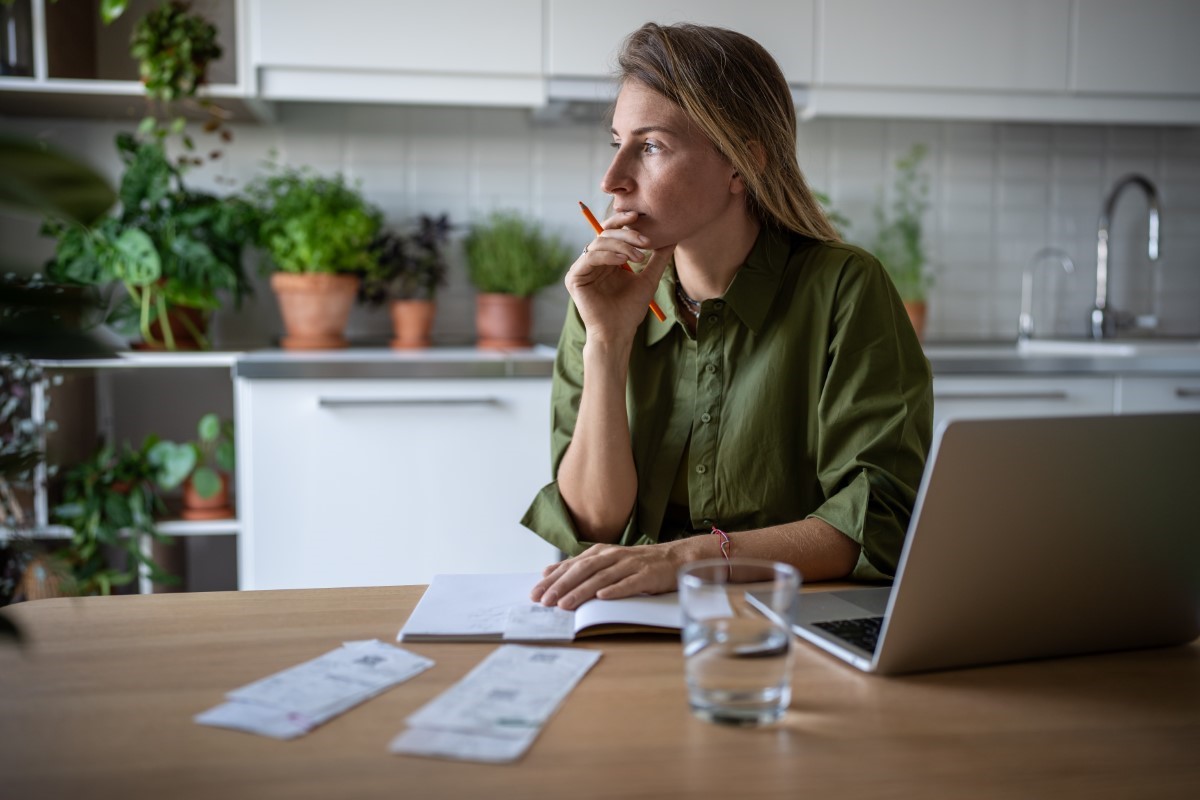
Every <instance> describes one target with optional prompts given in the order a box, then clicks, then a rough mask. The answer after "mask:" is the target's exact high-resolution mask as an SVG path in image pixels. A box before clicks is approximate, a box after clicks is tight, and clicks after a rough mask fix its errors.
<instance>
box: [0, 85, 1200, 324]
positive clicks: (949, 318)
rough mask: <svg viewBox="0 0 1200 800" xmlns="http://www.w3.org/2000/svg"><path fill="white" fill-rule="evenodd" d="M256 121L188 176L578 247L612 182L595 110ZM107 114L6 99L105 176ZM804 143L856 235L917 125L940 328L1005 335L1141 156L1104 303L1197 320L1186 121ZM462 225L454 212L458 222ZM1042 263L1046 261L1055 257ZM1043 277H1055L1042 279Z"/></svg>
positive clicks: (804, 128)
mask: <svg viewBox="0 0 1200 800" xmlns="http://www.w3.org/2000/svg"><path fill="white" fill-rule="evenodd" d="M278 112H279V113H278V120H277V122H275V123H273V124H269V125H236V126H234V129H235V140H234V141H233V142H232V143H231V144H229V145H227V146H226V147H225V148H224V151H225V154H224V156H223V157H222V158H221V159H220V160H219V161H217V162H215V163H213V164H211V165H209V166H207V167H205V168H204V169H202V170H198V171H196V172H195V173H193V175H192V176H191V181H190V182H191V183H192V184H193V185H194V186H196V187H197V188H201V189H206V190H210V191H216V192H227V191H229V189H230V187H231V186H241V185H244V183H245V182H246V181H248V180H249V179H250V178H252V177H253V175H254V174H256V171H257V170H258V169H259V168H260V166H261V164H262V163H263V161H264V160H265V159H266V158H267V157H268V156H269V154H270V153H271V152H272V151H273V150H274V151H276V152H277V153H278V157H279V159H280V160H281V161H283V162H285V163H289V164H294V165H299V164H307V165H309V166H311V167H313V168H314V169H317V170H319V171H321V172H323V173H331V172H334V171H339V170H340V171H342V172H344V173H345V174H346V175H347V176H348V177H349V178H350V179H351V180H354V181H357V182H359V185H360V186H361V187H362V189H363V191H364V193H365V194H366V195H367V196H368V198H369V199H370V200H371V201H372V202H374V203H376V204H377V205H379V206H380V207H381V208H382V210H383V212H384V215H385V217H386V218H387V220H388V221H389V222H390V223H393V224H405V223H408V222H411V221H412V220H413V219H414V218H415V217H416V216H417V215H418V214H421V213H434V214H436V213H442V212H448V213H449V214H450V215H451V218H452V219H453V220H454V221H455V222H457V223H459V224H460V225H462V224H463V223H466V222H468V221H470V220H472V219H476V218H478V217H480V216H481V215H483V214H485V213H486V212H488V211H490V210H492V209H495V208H515V209H518V210H520V211H523V212H526V213H529V214H532V215H534V216H535V217H537V218H538V219H540V220H541V221H542V222H543V224H544V225H545V226H546V227H547V229H548V230H550V231H551V232H553V233H555V234H557V235H559V236H561V237H562V238H563V239H564V240H565V241H566V242H567V243H569V244H570V246H571V248H572V249H574V248H575V247H577V246H582V244H583V243H584V242H585V241H586V240H587V239H588V237H589V233H588V229H587V226H586V224H585V223H584V221H583V220H582V219H581V218H580V216H579V213H578V208H577V206H576V201H578V200H583V201H584V202H586V203H588V204H589V205H590V206H591V207H592V208H593V210H595V211H596V212H597V213H598V214H600V213H602V211H603V209H604V208H605V206H606V205H607V201H608V198H607V197H606V196H605V195H603V194H602V193H601V192H600V189H599V182H600V180H601V178H602V176H603V174H604V171H605V169H606V167H607V165H608V160H609V158H610V155H611V151H610V149H609V146H608V140H609V136H608V133H607V124H606V123H598V124H594V125H593V124H582V123H579V124H555V125H542V124H537V123H534V122H531V120H530V116H529V115H528V114H527V113H525V112H522V111H514V110H506V109H481V108H472V109H467V108H442V107H438V108H432V107H401V106H395V107H392V106H370V105H332V104H330V105H324V104H281V105H279V106H278ZM120 129H121V127H120V126H119V125H118V124H117V123H109V122H97V121H82V120H35V119H24V118H0V130H4V131H5V132H11V133H17V134H24V135H31V136H37V137H42V138H45V139H46V140H47V141H49V142H51V143H52V144H54V145H56V146H58V147H60V148H62V149H64V150H67V151H68V152H72V153H75V154H78V155H79V156H80V157H82V158H83V159H85V160H86V161H87V162H88V163H90V164H92V165H94V166H95V167H96V168H97V169H100V170H101V171H103V172H104V173H106V174H108V175H110V176H112V177H113V179H114V180H116V178H117V176H118V175H119V172H120V162H119V159H118V158H117V156H116V152H115V149H114V148H113V146H112V139H113V136H114V135H115V134H116V133H117V131H118V130H120ZM799 139H800V143H799V146H798V153H799V155H800V159H801V166H802V167H804V169H805V174H806V176H807V178H808V180H809V182H810V183H811V185H812V186H813V187H814V188H816V189H819V190H821V191H823V192H825V193H826V194H828V195H829V196H830V197H831V199H832V201H833V205H834V207H835V208H837V209H838V210H839V211H840V212H841V213H843V214H844V215H846V216H848V217H849V218H850V219H851V225H850V228H849V229H848V231H847V238H848V239H849V240H851V241H853V242H855V243H865V242H869V241H870V239H871V237H872V235H873V233H874V229H875V221H874V217H873V213H872V210H873V208H874V205H875V203H876V202H877V201H878V200H879V198H881V197H885V198H887V197H890V192H891V190H892V185H891V184H892V181H893V180H894V176H895V169H894V161H895V159H896V158H897V157H899V156H901V155H903V154H904V153H905V152H907V150H908V149H909V148H910V147H911V146H912V145H913V144H915V143H917V142H923V143H925V144H926V145H927V146H928V147H929V157H928V158H927V159H926V168H927V170H928V171H929V176H930V190H931V191H930V200H931V203H932V207H931V209H930V211H929V213H928V215H927V217H926V226H927V227H926V229H927V233H928V237H929V242H928V244H929V250H930V252H931V254H932V256H933V260H934V272H935V277H936V281H935V283H934V286H933V289H932V291H931V296H930V308H929V326H930V330H929V336H930V337H931V338H934V339H977V338H978V339H989V338H1008V337H1011V336H1012V335H1013V334H1014V331H1015V326H1016V317H1017V312H1018V304H1019V297H1020V274H1021V271H1022V270H1023V269H1025V268H1026V266H1027V265H1028V264H1029V261H1030V259H1031V258H1032V256H1033V254H1034V253H1036V252H1037V251H1038V250H1040V249H1041V248H1042V247H1045V246H1048V245H1052V246H1055V247H1059V248H1061V249H1063V250H1065V251H1066V252H1067V253H1069V254H1070V256H1071V258H1072V259H1073V260H1074V262H1075V265H1076V272H1075V273H1074V274H1073V275H1071V276H1058V277H1057V279H1056V280H1055V281H1053V282H1052V281H1050V280H1049V279H1048V277H1047V276H1046V275H1045V274H1044V273H1046V272H1047V271H1048V270H1049V269H1050V268H1051V266H1052V265H1044V266H1043V267H1041V268H1040V269H1039V277H1038V281H1037V283H1038V286H1039V287H1041V288H1040V291H1041V292H1042V293H1045V294H1052V295H1053V296H1052V297H1049V298H1045V297H1041V298H1039V301H1038V302H1039V309H1041V310H1043V311H1044V312H1045V313H1043V314H1041V315H1040V318H1039V323H1040V324H1044V325H1045V326H1046V327H1049V326H1050V324H1051V322H1050V318H1051V317H1053V316H1054V314H1053V313H1052V312H1053V311H1054V309H1055V308H1056V307H1057V316H1058V317H1059V319H1058V321H1057V327H1058V329H1059V330H1062V331H1067V330H1073V331H1075V332H1079V331H1081V330H1082V326H1083V320H1084V318H1085V317H1086V313H1087V310H1088V308H1089V307H1090V304H1091V302H1092V297H1093V295H1094V293H1095V266H1096V223H1097V219H1098V217H1099V213H1100V208H1101V204H1102V202H1103V198H1104V195H1105V194H1106V193H1107V192H1108V190H1109V189H1110V187H1111V186H1112V185H1113V183H1114V182H1115V181H1116V180H1118V179H1119V178H1121V177H1122V176H1124V175H1126V174H1128V173H1130V172H1139V173H1142V174H1144V175H1146V176H1147V177H1149V178H1150V179H1151V180H1152V181H1154V182H1155V183H1156V184H1157V186H1158V187H1159V191H1160V193H1161V196H1162V204H1163V222H1162V234H1163V241H1162V259H1161V261H1160V263H1159V270H1160V272H1159V274H1158V276H1157V280H1155V279H1154V273H1153V271H1152V270H1151V269H1150V268H1149V265H1148V264H1147V263H1146V255H1145V246H1146V232H1145V227H1146V222H1145V209H1146V204H1145V201H1144V200H1143V199H1142V198H1141V197H1140V196H1139V195H1138V194H1136V193H1135V192H1133V191H1131V192H1129V194H1128V195H1127V196H1125V197H1123V198H1122V200H1121V203H1120V205H1119V207H1118V212H1117V215H1116V218H1115V219H1114V222H1113V240H1112V242H1111V248H1112V249H1111V255H1110V267H1111V269H1112V272H1113V278H1114V279H1113V297H1112V300H1113V303H1114V305H1115V306H1117V307H1119V308H1126V309H1128V310H1131V311H1137V312H1146V311H1150V310H1151V309H1155V308H1156V309H1157V311H1158V312H1159V314H1160V317H1161V326H1162V328H1163V330H1164V331H1165V332H1168V333H1172V334H1180V335H1185V334H1194V335H1200V128H1195V127H1162V128H1156V127H1135V126H1111V127H1110V126H1098V125H1049V124H1047V125H1036V124H1008V123H996V124H989V123H982V122H930V121H893V120H870V119H818V120H812V121H807V122H802V123H800V127H799ZM37 227H38V221H37V220H35V219H30V218H20V217H15V216H0V242H3V247H2V248H0V267H2V268H4V269H17V270H19V271H32V270H35V269H37V268H39V266H40V265H41V263H42V262H43V261H44V260H45V259H46V258H48V257H49V256H50V255H51V247H50V243H49V242H47V241H45V240H43V239H40V238H39V237H38V236H37ZM462 232H463V229H462V228H461V227H460V228H459V231H458V234H457V235H458V236H461V234H462ZM451 257H452V262H453V263H452V269H451V275H450V282H449V285H448V286H447V287H446V289H445V290H444V291H443V292H442V294H441V298H440V302H441V308H440V311H439V315H438V321H437V326H436V328H435V332H434V336H435V339H436V340H438V341H439V342H442V343H445V344H464V343H469V342H471V341H472V340H473V338H474V306H473V298H474V294H473V291H472V289H471V287H470V285H469V283H468V281H467V279H466V276H465V273H464V267H463V263H462V254H461V250H460V249H459V248H458V246H457V242H456V244H455V247H454V248H453V250H452V254H451ZM1053 269H1058V268H1057V267H1053ZM257 283H258V286H259V291H258V295H257V297H256V298H254V299H253V300H252V301H251V302H249V303H247V304H246V305H245V306H244V307H243V309H242V310H241V311H239V312H234V311H232V310H229V311H226V312H223V313H222V314H221V315H220V317H219V319H218V320H217V326H218V337H219V338H223V339H225V340H226V341H227V342H231V343H235V344H241V345H251V346H254V345H261V344H265V343H267V342H268V341H270V340H271V338H272V337H274V336H277V335H278V333H279V320H278V312H277V311H276V309H275V308H274V299H273V297H272V295H271V293H270V290H269V289H268V288H267V286H266V282H265V280H264V279H259V280H258V281H257ZM1054 284H1056V285H1054ZM565 307H566V292H565V290H564V289H563V288H562V286H561V285H556V286H553V287H551V288H550V289H549V290H547V291H546V292H545V293H544V294H543V295H542V296H541V297H539V298H538V301H537V303H536V304H535V336H536V338H537V339H538V340H540V341H543V342H553V341H555V339H556V338H557V334H558V330H559V327H560V326H561V323H562V318H563V313H564V311H565ZM388 325H389V323H388V320H387V318H386V315H385V314H384V313H383V312H382V311H376V310H368V309H361V308H360V309H356V310H355V312H354V315H353V316H352V319H351V324H350V330H349V332H350V335H351V336H353V337H358V338H360V339H376V340H380V341H382V340H384V339H386V338H387V336H388Z"/></svg>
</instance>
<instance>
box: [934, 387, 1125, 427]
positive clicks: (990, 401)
mask: <svg viewBox="0 0 1200 800" xmlns="http://www.w3.org/2000/svg"><path fill="white" fill-rule="evenodd" d="M1113 410H1114V404H1113V379H1112V378H1111V377H1107V376H1097V377H1093V376H1072V375H1055V376H1052V377H1026V376H1015V375H1004V376H995V377H976V376H953V375H952V376H942V377H937V376H935V377H934V379H933V421H934V425H935V427H936V426H937V425H938V424H939V423H941V421H942V420H944V419H948V418H950V417H973V418H978V417H1051V416H1075V415H1086V414H1112V413H1113Z"/></svg>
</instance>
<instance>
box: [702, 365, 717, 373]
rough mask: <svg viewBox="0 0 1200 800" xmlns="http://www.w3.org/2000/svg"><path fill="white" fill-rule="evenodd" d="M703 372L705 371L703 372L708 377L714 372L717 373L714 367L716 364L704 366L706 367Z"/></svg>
mask: <svg viewBox="0 0 1200 800" xmlns="http://www.w3.org/2000/svg"><path fill="white" fill-rule="evenodd" d="M704 371H705V372H707V373H708V374H709V375H712V374H713V373H714V372H716V371H717V365H716V364H709V365H708V366H706V367H705V368H704Z"/></svg>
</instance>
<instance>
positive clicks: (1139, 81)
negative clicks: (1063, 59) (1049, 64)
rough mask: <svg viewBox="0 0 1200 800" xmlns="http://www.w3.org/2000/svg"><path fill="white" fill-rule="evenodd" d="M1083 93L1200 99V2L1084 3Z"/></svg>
mask: <svg viewBox="0 0 1200 800" xmlns="http://www.w3.org/2000/svg"><path fill="white" fill-rule="evenodd" d="M1077 36H1078V38H1077V43H1076V47H1075V71H1074V77H1075V81H1074V84H1075V85H1074V86H1073V87H1072V88H1073V89H1076V90H1078V91H1081V92H1106V93H1114V94H1117V93H1124V94H1157V95H1200V46H1197V39H1198V38H1200V2H1197V1H1196V0H1137V2H1129V1H1128V0H1079V21H1078V27H1077Z"/></svg>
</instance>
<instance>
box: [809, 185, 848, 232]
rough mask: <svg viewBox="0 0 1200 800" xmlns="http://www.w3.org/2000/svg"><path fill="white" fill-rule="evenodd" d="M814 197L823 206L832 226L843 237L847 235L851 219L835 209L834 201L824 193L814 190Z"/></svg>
mask: <svg viewBox="0 0 1200 800" xmlns="http://www.w3.org/2000/svg"><path fill="white" fill-rule="evenodd" d="M813 197H815V198H816V199H817V202H818V203H820V204H821V208H822V209H824V211H825V216H826V217H828V218H829V222H830V224H832V225H833V227H834V228H837V232H838V233H839V234H841V235H842V236H845V235H846V230H847V229H848V228H849V227H850V218H849V217H847V216H846V215H845V214H843V213H842V212H840V211H838V210H837V209H836V208H834V207H833V200H832V199H831V198H830V197H829V195H827V194H825V193H824V192H821V191H818V190H816V189H813Z"/></svg>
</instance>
